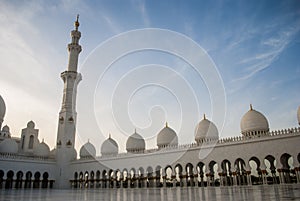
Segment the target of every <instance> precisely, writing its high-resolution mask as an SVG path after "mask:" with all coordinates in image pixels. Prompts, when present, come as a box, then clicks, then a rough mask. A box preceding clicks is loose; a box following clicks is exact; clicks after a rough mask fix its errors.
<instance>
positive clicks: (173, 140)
mask: <svg viewBox="0 0 300 201" xmlns="http://www.w3.org/2000/svg"><path fill="white" fill-rule="evenodd" d="M172 145H173V146H175V145H176V146H177V145H178V137H177V134H176V132H175V131H174V130H173V129H172V128H170V127H168V123H166V126H165V127H164V128H163V129H162V130H161V131H160V132H159V133H158V135H157V146H158V148H161V147H165V146H172Z"/></svg>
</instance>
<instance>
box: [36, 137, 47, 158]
mask: <svg viewBox="0 0 300 201" xmlns="http://www.w3.org/2000/svg"><path fill="white" fill-rule="evenodd" d="M33 154H34V155H36V156H43V157H47V156H49V154H50V148H49V146H48V145H47V144H46V143H45V142H44V141H43V142H41V143H39V144H38V145H37V146H36V147H35V148H34V150H33Z"/></svg>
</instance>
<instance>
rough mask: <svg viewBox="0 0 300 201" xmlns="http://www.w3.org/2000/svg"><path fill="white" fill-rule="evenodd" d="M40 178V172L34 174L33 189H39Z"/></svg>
mask: <svg viewBox="0 0 300 201" xmlns="http://www.w3.org/2000/svg"><path fill="white" fill-rule="evenodd" d="M40 177H41V173H40V172H36V173H34V181H33V188H39V187H40Z"/></svg>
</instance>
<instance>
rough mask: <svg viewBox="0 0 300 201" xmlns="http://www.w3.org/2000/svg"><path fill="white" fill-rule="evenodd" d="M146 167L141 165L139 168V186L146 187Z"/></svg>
mask: <svg viewBox="0 0 300 201" xmlns="http://www.w3.org/2000/svg"><path fill="white" fill-rule="evenodd" d="M145 179H146V178H144V168H142V167H140V168H139V170H138V187H145V186H146V184H145Z"/></svg>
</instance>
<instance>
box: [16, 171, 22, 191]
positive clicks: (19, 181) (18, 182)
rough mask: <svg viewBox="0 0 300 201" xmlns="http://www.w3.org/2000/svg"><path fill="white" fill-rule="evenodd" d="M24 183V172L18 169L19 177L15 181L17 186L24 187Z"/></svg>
mask: <svg viewBox="0 0 300 201" xmlns="http://www.w3.org/2000/svg"><path fill="white" fill-rule="evenodd" d="M22 183H23V172H22V171H18V172H17V179H16V183H15V188H22Z"/></svg>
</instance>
